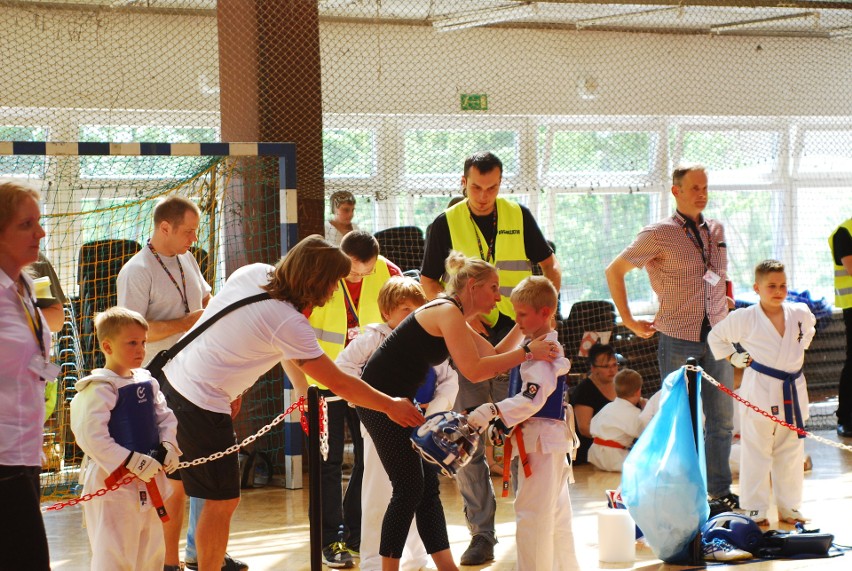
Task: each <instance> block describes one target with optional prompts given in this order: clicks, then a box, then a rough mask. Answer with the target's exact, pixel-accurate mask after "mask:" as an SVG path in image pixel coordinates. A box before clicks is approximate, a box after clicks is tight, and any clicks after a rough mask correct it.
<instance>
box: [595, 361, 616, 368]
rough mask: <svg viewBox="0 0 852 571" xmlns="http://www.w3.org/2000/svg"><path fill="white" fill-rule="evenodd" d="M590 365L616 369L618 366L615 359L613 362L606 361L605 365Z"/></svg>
mask: <svg viewBox="0 0 852 571" xmlns="http://www.w3.org/2000/svg"><path fill="white" fill-rule="evenodd" d="M592 367H595V368H598V369H617V368H618V361H616V362H614V363H607V364H606V365H598V364H593V365H592Z"/></svg>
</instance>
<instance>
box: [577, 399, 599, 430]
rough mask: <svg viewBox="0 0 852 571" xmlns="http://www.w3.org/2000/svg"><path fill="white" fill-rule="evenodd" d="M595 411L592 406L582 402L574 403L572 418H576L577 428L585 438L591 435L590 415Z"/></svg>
mask: <svg viewBox="0 0 852 571" xmlns="http://www.w3.org/2000/svg"><path fill="white" fill-rule="evenodd" d="M594 414H595V411H594V409H593V408H592V407H590V406H586V405H584V404H575V405H574V418H576V419H577V430H579V431H580V434H582V435H583V436H585V437H586V438H591V437H592V428H591V426H592V416H594Z"/></svg>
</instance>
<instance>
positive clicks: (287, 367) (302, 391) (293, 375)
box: [281, 360, 308, 398]
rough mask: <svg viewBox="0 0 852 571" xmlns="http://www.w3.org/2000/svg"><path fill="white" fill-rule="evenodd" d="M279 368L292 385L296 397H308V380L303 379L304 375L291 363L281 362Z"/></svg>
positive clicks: (287, 361) (288, 361)
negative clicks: (281, 368) (282, 369)
mask: <svg viewBox="0 0 852 571" xmlns="http://www.w3.org/2000/svg"><path fill="white" fill-rule="evenodd" d="M281 366H282V367H283V368H284V372H285V373H286V374H287V378H288V379H290V382H291V383H293V389H295V391H296V397H297V398H298V397H305V396H308V379H306V378H305V373H303V372H302V369H300V368H299V367H298V365H296V364H295V363H294V362H293V361H290V360H286V361H281Z"/></svg>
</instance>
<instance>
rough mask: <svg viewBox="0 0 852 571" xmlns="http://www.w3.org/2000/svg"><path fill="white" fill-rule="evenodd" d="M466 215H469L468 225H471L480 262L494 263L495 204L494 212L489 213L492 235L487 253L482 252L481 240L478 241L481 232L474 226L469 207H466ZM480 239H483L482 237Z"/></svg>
mask: <svg viewBox="0 0 852 571" xmlns="http://www.w3.org/2000/svg"><path fill="white" fill-rule="evenodd" d="M467 213H468V214H469V215H470V223H471V224H473V234H474V236H476V245H477V247H478V248H479V257H480V258H482V260H484V261H486V262H488V263H494V257H495V252H494V250H495V248H494V246H495V244H496V242H497V205H496V204H495V205H494V211H493V212H492V213H491V220H492V224H493V228H494V234H492V236H491V243H490V244H488V251H487V252H484V251H483V250H482V240H480V239H479V235H480V234H481V231H480V230H479V226H477V225H476V220H474V219H473V212H472V211H471V210H470V206H468V208H467ZM482 237H483V238H485V236H484V235H483V236H482Z"/></svg>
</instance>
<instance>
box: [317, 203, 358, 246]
mask: <svg viewBox="0 0 852 571" xmlns="http://www.w3.org/2000/svg"><path fill="white" fill-rule="evenodd" d="M329 202H330V203H331V218H330V219H329V220H326V221H325V239H326V240H328V241H329V242H331V243H332V244H334V245H335V246H340V241H341V240H343V237H344V236H346V235H347V234H349V233H350V232H352V231H353V230H360V228H358V225H357V224H355V223H354V222H352V218H353V217H354V216H355V196H354V195H353V194H352V193H351V192H349V191H348V190H338V191H337V192H335V193H334V194H332V195H331V197H330V198H329Z"/></svg>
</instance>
